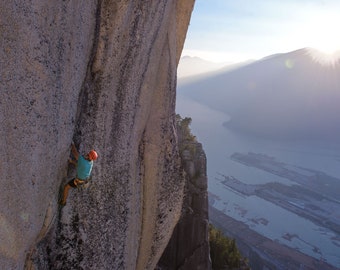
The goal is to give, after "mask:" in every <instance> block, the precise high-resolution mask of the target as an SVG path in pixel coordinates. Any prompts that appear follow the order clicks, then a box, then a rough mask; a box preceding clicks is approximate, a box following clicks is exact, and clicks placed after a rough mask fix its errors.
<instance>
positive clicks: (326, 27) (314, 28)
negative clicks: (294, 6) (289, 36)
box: [300, 11, 340, 65]
mask: <svg viewBox="0 0 340 270" xmlns="http://www.w3.org/2000/svg"><path fill="white" fill-rule="evenodd" d="M310 15H311V14H310ZM339 25H340V16H338V14H335V13H330V12H327V13H323V12H321V11H320V12H318V13H315V14H313V16H311V17H309V18H308V19H306V21H305V24H304V25H303V27H302V28H300V38H302V39H303V40H304V42H306V43H307V44H308V45H307V46H308V47H310V48H313V49H310V50H309V54H310V55H311V56H312V58H313V59H314V60H316V61H317V62H319V63H321V64H325V65H327V64H330V65H334V64H336V63H337V62H339V61H340V35H339Z"/></svg>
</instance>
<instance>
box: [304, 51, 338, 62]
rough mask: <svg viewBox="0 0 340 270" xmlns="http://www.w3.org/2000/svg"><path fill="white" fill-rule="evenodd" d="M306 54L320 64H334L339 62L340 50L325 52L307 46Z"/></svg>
mask: <svg viewBox="0 0 340 270" xmlns="http://www.w3.org/2000/svg"><path fill="white" fill-rule="evenodd" d="M308 54H309V55H310V56H311V57H312V59H313V60H314V61H315V62H317V63H319V64H321V65H325V66H335V65H336V64H340V51H335V52H332V53H325V52H323V51H320V50H317V49H312V48H309V49H308Z"/></svg>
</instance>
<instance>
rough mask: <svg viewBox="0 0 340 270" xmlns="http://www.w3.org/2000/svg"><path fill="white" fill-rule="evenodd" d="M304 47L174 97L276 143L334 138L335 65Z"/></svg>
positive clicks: (338, 67)
mask: <svg viewBox="0 0 340 270" xmlns="http://www.w3.org/2000/svg"><path fill="white" fill-rule="evenodd" d="M311 52H312V51H311V50H310V49H300V50H297V51H293V52H290V53H285V54H276V55H272V56H269V57H266V58H264V59H261V60H259V61H255V62H252V63H250V64H248V65H245V66H241V67H239V68H236V69H233V70H230V71H226V72H223V73H219V74H217V75H211V76H209V77H205V78H202V79H199V78H197V79H196V80H195V81H191V82H189V81H185V80H179V83H178V85H179V87H178V88H179V90H178V91H179V93H180V94H181V95H185V96H187V97H190V98H192V99H194V100H195V101H197V102H199V103H202V104H205V105H208V106H210V107H212V108H214V109H216V110H219V111H223V112H225V113H227V114H229V115H230V116H231V121H230V122H228V123H226V124H225V126H226V127H228V128H231V129H235V130H240V131H243V132H245V133H248V134H252V135H258V136H261V137H270V138H280V139H316V138H323V139H338V138H340V76H339V75H340V62H339V60H338V61H337V62H333V63H332V65H324V64H323V63H320V62H317V61H315V59H314V58H313V57H312V55H311Z"/></svg>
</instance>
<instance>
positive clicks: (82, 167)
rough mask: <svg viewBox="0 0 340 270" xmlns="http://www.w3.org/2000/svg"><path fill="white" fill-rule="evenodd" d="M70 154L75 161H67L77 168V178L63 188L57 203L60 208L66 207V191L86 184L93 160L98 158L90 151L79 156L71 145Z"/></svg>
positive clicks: (95, 153)
mask: <svg viewBox="0 0 340 270" xmlns="http://www.w3.org/2000/svg"><path fill="white" fill-rule="evenodd" d="M71 152H72V154H73V156H74V158H75V160H73V159H69V162H70V163H72V164H74V165H75V166H76V167H77V177H76V178H73V179H72V180H71V181H69V182H68V183H67V184H66V185H65V186H64V191H63V195H62V198H61V200H60V201H59V203H60V204H61V205H62V206H64V205H66V200H67V196H68V191H69V189H70V188H71V187H72V188H77V187H78V186H81V185H83V184H85V183H86V182H87V180H88V178H89V177H90V175H91V171H92V167H93V160H96V159H97V158H98V154H97V152H96V151H94V150H91V151H90V152H89V153H88V154H87V155H85V156H82V155H80V154H79V153H78V151H77V148H76V147H75V145H74V144H73V143H72V144H71Z"/></svg>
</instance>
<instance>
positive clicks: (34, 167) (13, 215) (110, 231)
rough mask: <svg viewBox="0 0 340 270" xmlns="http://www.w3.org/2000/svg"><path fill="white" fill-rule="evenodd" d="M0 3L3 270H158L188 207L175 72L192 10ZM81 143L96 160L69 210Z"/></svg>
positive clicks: (171, 4) (188, 4)
mask: <svg viewBox="0 0 340 270" xmlns="http://www.w3.org/2000/svg"><path fill="white" fill-rule="evenodd" d="M1 2H2V3H1V10H0V15H1V16H0V34H1V41H0V42H1V46H0V49H1V50H0V61H1V69H0V73H1V78H0V79H1V89H0V97H1V98H0V124H1V127H2V128H1V129H0V138H1V139H0V147H1V149H2V152H3V154H2V161H1V163H0V181H1V186H2V192H1V195H0V205H1V206H0V265H1V267H2V268H3V269H22V268H23V267H26V268H27V269H49V268H52V269H153V268H154V267H155V265H156V263H157V261H158V259H159V257H160V256H161V254H162V252H163V250H164V248H165V246H166V244H167V242H168V240H169V238H170V236H171V232H172V230H173V228H174V226H175V224H176V222H177V220H178V218H179V215H180V209H181V203H182V196H183V186H184V181H183V177H182V175H181V173H180V170H179V159H178V150H177V140H176V136H175V134H176V133H175V128H174V121H175V120H174V119H175V115H174V107H175V88H176V66H177V62H178V59H179V56H180V53H181V49H182V46H183V42H184V38H185V33H186V30H187V26H188V23H189V19H190V14H191V10H192V7H193V2H194V0H190V1H175V0H173V1H171V0H161V1H160V0H157V1H155V0H146V1H132V0H131V1H128V0H121V1H104V0H98V1H86V3H85V2H83V1H79V0H78V1H77V0H73V1H72V0H69V1H38V0H36V1H33V0H32V1H19V0H16V1H1ZM72 140H74V141H75V143H76V145H77V146H79V149H80V152H82V153H85V152H86V151H88V150H89V149H90V148H95V149H96V150H97V151H98V153H99V159H98V161H97V162H95V165H94V170H93V177H92V181H91V184H90V186H89V187H88V188H86V189H83V190H71V191H70V192H71V193H70V196H69V199H68V202H67V205H66V206H65V207H64V208H62V209H60V208H58V205H57V199H58V192H59V188H60V186H61V185H63V184H65V183H66V181H67V179H68V178H70V177H72V173H74V172H73V170H72V168H68V164H67V159H68V156H69V146H70V143H71V141H72Z"/></svg>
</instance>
